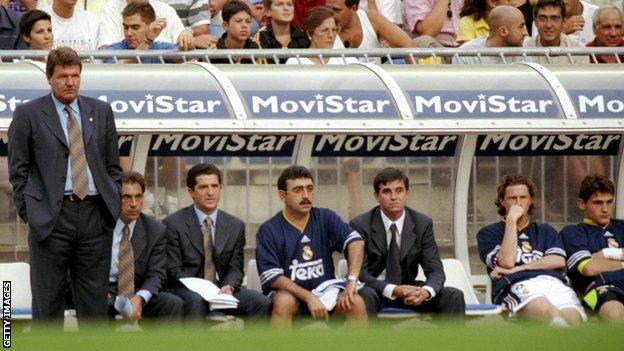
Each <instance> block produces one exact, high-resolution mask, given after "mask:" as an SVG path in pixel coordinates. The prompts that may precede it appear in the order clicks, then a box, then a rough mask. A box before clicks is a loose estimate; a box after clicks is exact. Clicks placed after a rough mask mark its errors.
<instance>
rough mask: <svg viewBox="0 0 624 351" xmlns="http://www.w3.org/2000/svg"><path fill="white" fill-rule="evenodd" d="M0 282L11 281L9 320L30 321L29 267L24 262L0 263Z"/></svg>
mask: <svg viewBox="0 0 624 351" xmlns="http://www.w3.org/2000/svg"><path fill="white" fill-rule="evenodd" d="M0 281H11V319H14V320H30V319H32V309H31V303H32V295H31V293H30V265H29V264H28V263H25V262H11V263H0Z"/></svg>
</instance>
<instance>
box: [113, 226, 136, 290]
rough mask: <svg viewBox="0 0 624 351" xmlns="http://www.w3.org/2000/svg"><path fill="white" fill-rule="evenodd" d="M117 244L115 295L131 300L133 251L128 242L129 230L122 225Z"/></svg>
mask: <svg viewBox="0 0 624 351" xmlns="http://www.w3.org/2000/svg"><path fill="white" fill-rule="evenodd" d="M122 233H123V234H122V236H121V242H120V243H119V276H118V278H117V295H121V296H125V297H127V298H131V297H132V296H134V251H133V250H132V243H131V242H130V228H129V227H128V226H127V225H124V227H123V232H122Z"/></svg>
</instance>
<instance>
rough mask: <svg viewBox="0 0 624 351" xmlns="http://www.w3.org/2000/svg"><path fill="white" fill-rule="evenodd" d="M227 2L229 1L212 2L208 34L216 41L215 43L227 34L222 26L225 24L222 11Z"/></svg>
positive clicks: (218, 0)
mask: <svg viewBox="0 0 624 351" xmlns="http://www.w3.org/2000/svg"><path fill="white" fill-rule="evenodd" d="M227 2H228V0H210V26H209V27H208V34H209V35H210V36H211V37H212V38H213V39H214V40H213V41H212V42H213V43H216V42H217V40H218V39H219V38H220V37H221V36H222V35H223V33H225V29H223V26H222V25H221V24H222V23H223V17H221V10H222V9H223V6H225V4H226V3H227Z"/></svg>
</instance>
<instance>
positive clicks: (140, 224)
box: [130, 214, 167, 296]
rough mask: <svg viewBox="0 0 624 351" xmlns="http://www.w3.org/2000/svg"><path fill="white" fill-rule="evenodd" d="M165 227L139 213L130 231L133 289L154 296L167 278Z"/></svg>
mask: <svg viewBox="0 0 624 351" xmlns="http://www.w3.org/2000/svg"><path fill="white" fill-rule="evenodd" d="M166 231H167V228H166V227H165V226H164V225H163V224H162V223H160V222H158V221H156V220H155V219H153V218H151V217H149V216H146V215H144V214H141V216H140V217H139V218H138V219H137V223H136V225H135V226H134V231H133V232H132V239H131V240H130V242H132V250H133V251H134V289H135V290H136V291H139V290H147V291H149V292H150V293H152V295H154V296H156V295H158V293H159V292H160V290H161V289H162V287H163V285H164V283H165V279H166V278H167V236H166Z"/></svg>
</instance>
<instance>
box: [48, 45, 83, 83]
mask: <svg viewBox="0 0 624 351" xmlns="http://www.w3.org/2000/svg"><path fill="white" fill-rule="evenodd" d="M57 65H61V66H73V65H78V66H79V67H80V71H81V72H82V61H80V58H79V57H78V54H77V53H76V51H74V49H72V48H70V47H67V46H59V47H58V48H56V49H53V50H50V53H48V61H47V62H46V75H47V76H48V78H50V77H52V75H53V74H54V68H55V67H56V66H57Z"/></svg>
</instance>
